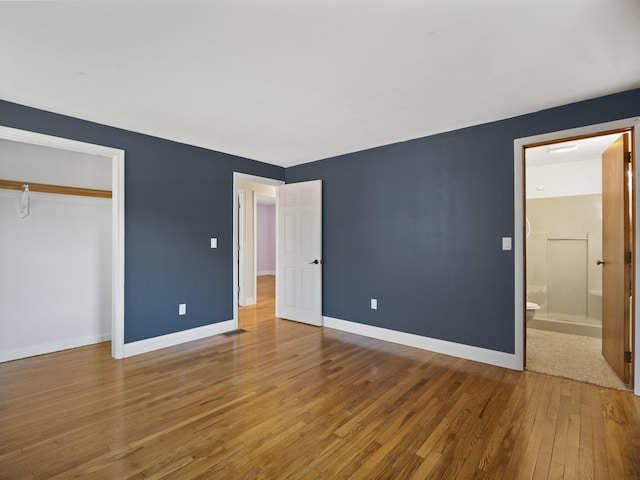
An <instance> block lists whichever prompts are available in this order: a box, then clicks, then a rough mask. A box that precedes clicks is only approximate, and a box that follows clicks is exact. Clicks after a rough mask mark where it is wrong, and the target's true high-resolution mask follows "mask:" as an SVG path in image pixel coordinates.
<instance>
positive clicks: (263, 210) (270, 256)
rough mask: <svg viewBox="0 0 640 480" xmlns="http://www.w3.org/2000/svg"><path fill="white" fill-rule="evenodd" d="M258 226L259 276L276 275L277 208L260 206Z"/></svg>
mask: <svg viewBox="0 0 640 480" xmlns="http://www.w3.org/2000/svg"><path fill="white" fill-rule="evenodd" d="M256 224H257V233H256V239H257V242H256V243H257V245H256V256H257V258H256V267H257V274H258V275H260V274H262V275H265V274H271V275H274V274H275V271H276V206H275V205H261V204H258V210H257V219H256Z"/></svg>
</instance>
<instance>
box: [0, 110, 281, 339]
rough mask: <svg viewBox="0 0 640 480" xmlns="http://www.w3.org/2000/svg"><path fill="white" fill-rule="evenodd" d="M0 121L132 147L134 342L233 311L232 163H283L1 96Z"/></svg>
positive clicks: (272, 173)
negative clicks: (212, 241) (181, 310)
mask: <svg viewBox="0 0 640 480" xmlns="http://www.w3.org/2000/svg"><path fill="white" fill-rule="evenodd" d="M0 125H4V126H7V127H13V128H19V129H23V130H29V131H33V132H38V133H44V134H47V135H54V136H57V137H63V138H70V139H73V140H79V141H83V142H88V143H93V144H97V145H105V146H108V147H114V148H119V149H122V150H124V151H125V342H126V343H130V342H133V341H136V340H142V339H146V338H151V337H155V336H158V335H164V334H167V333H173V332H176V331H180V330H186V329H189V328H194V327H199V326H203V325H208V324H213V323H218V322H222V321H226V320H230V319H232V318H233V249H232V243H233V217H232V214H233V205H232V203H233V172H234V171H238V172H243V173H249V174H252V175H259V176H262V177H270V178H276V179H280V180H282V179H284V169H283V168H281V167H276V166H272V165H268V164H265V163H261V162H256V161H253V160H248V159H245V158H240V157H234V156H232V155H226V154H223V153H219V152H214V151H211V150H206V149H203V148H198V147H193V146H189V145H184V144H180V143H176V142H171V141H168V140H163V139H160V138H155V137H151V136H147V135H141V134H138V133H133V132H130V131H126V130H121V129H118V128H112V127H107V126H105V125H100V124H96V123H91V122H86V121H83V120H78V119H75V118H71V117H67V116H63V115H57V114H53V113H49V112H45V111H42V110H36V109H33V108H28V107H25V106H21V105H16V104H14V103H9V102H3V101H0ZM0 178H2V175H0ZM25 180H28V179H25ZM210 237H217V238H218V249H217V250H216V249H211V248H209V247H210V245H209V238H210ZM179 303H186V304H187V315H186V316H180V317H179V316H178V304H179Z"/></svg>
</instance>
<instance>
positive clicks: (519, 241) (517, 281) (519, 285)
mask: <svg viewBox="0 0 640 480" xmlns="http://www.w3.org/2000/svg"><path fill="white" fill-rule="evenodd" d="M628 129H632V135H631V138H632V140H631V141H632V146H633V147H632V148H633V153H632V154H633V160H634V165H638V162H639V161H640V152H638V150H639V148H638V147H639V146H640V117H633V118H627V119H623V120H616V121H613V122H606V123H600V124H596V125H588V126H585V127H579V128H573V129H569V130H561V131H556V132H549V133H544V134H540V135H534V136H530V137H523V138H518V139H515V140H514V141H513V157H514V162H513V169H514V175H513V180H514V183H513V192H514V196H513V201H514V223H513V224H514V232H513V233H514V322H515V323H514V333H515V339H514V341H515V345H514V346H515V360H516V364H517V365H519V369H520V370H524V322H525V319H524V295H525V294H524V271H525V270H524V267H525V265H524V261H525V258H524V236H525V228H526V227H525V224H524V215H523V212H524V168H523V167H524V148H525V146H533V145H535V144H543V143H554V142H557V141H560V140H566V139H568V138H578V137H589V136H595V135H598V134H602V133H603V132H610V133H614V132H615V131H619V130H628ZM636 172H637V170H636ZM633 182H634V183H633V191H634V196H635V198H633V207H634V208H633V211H634V232H633V235H634V240H633V241H634V254H635V252H638V248H640V231H639V228H638V227H639V223H640V222H638V221H636V214H635V212H637V211H640V210H638V206H639V205H640V201H639V199H638V194H637V193H638V192H640V181H639V179H638V175H634V179H633ZM636 258H637V255H636ZM635 261H636V259H634V265H635ZM633 275H634V292H633V298H634V303H635V298H637V297H638V294H640V278H639V275H640V269H639V268H635V269H634V273H633ZM633 312H634V317H635V308H633ZM632 329H633V344H634V346H633V350H634V352H633V355H634V358H633V359H632V368H633V385H634V393H635V395H638V396H640V368H635V365H636V362H637V361H638V359H640V355H639V354H638V353H639V352H640V332H639V330H640V329H637V328H635V318H633V319H632Z"/></svg>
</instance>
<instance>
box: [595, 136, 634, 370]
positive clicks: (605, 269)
mask: <svg viewBox="0 0 640 480" xmlns="http://www.w3.org/2000/svg"><path fill="white" fill-rule="evenodd" d="M628 152H629V138H628V134H626V133H625V134H624V135H622V136H620V138H618V139H617V140H616V141H615V142H613V143H612V144H611V146H609V148H607V150H606V151H605V152H604V153H603V154H602V257H603V258H602V260H603V261H604V264H603V265H602V356H603V357H604V358H605V359H606V360H607V362H608V363H609V365H611V367H612V368H613V369H614V370H615V372H616V374H617V375H618V376H619V377H620V379H622V381H623V382H625V383H629V380H630V364H629V363H627V362H626V361H625V351H626V352H630V351H631V315H630V312H631V308H630V297H631V279H632V277H631V263H630V258H629V256H631V257H632V255H631V254H630V252H631V245H632V244H631V217H632V215H631V210H630V184H629V172H630V169H631V164H630V163H629V162H630V157H629V153H628ZM627 158H628V160H627ZM625 252H629V253H626V256H627V259H626V261H625Z"/></svg>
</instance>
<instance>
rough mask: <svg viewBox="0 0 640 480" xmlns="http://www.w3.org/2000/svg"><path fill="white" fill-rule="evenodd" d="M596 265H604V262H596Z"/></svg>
mask: <svg viewBox="0 0 640 480" xmlns="http://www.w3.org/2000/svg"><path fill="white" fill-rule="evenodd" d="M596 265H604V262H603V261H602V260H596Z"/></svg>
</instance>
